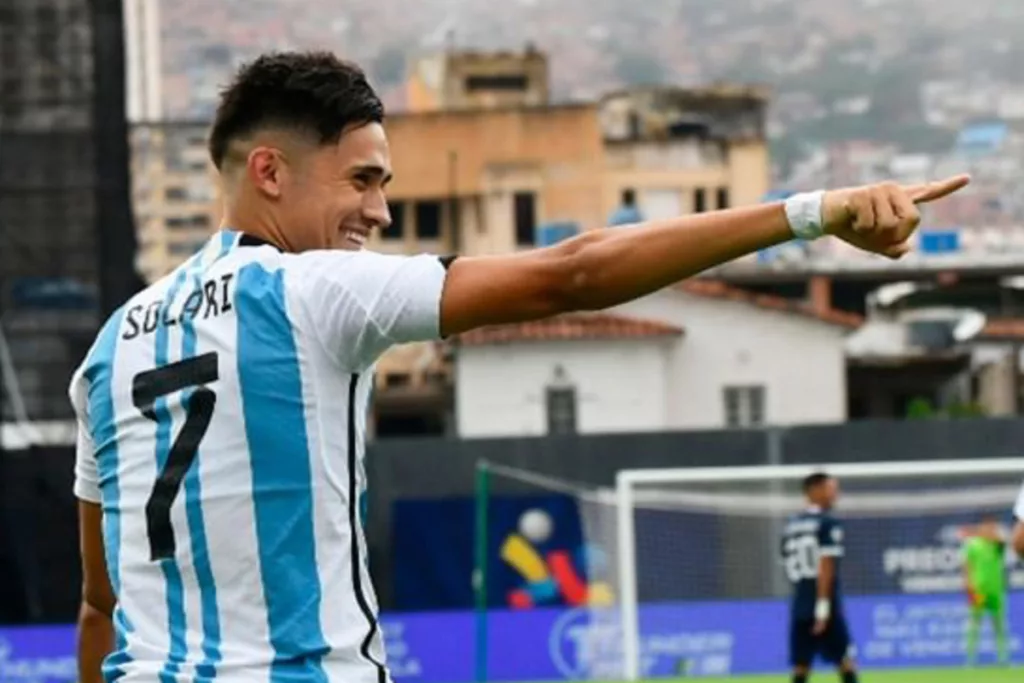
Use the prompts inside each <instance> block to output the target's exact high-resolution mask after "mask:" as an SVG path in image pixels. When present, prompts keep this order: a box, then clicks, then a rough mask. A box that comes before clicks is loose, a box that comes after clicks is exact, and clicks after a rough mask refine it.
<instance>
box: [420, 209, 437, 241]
mask: <svg viewBox="0 0 1024 683" xmlns="http://www.w3.org/2000/svg"><path fill="white" fill-rule="evenodd" d="M416 238H417V239H421V240H437V239H441V202H416Z"/></svg>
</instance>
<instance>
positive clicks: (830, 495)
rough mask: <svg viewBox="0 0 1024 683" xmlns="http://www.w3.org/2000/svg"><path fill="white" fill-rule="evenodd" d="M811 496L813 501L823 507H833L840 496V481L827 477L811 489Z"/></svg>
mask: <svg viewBox="0 0 1024 683" xmlns="http://www.w3.org/2000/svg"><path fill="white" fill-rule="evenodd" d="M810 497H811V502H813V503H814V504H815V505H817V506H818V507H820V508H821V509H823V510H829V509H831V508H832V507H834V506H835V504H836V500H837V499H838V498H839V482H838V481H836V480H835V479H831V478H829V479H826V480H825V481H823V482H821V483H820V484H818V485H817V486H816V487H815V488H814V489H813V490H812V491H811V496H810Z"/></svg>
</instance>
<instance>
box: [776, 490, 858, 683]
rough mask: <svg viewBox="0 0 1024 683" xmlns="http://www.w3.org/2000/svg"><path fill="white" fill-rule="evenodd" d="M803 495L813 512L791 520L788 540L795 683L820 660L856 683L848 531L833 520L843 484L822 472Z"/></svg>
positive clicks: (846, 681) (784, 544) (785, 539)
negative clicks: (847, 583) (844, 560)
mask: <svg viewBox="0 0 1024 683" xmlns="http://www.w3.org/2000/svg"><path fill="white" fill-rule="evenodd" d="M803 490H804V495H805V496H806V498H807V508H806V509H805V510H804V511H803V512H800V513H798V514H796V515H794V516H793V517H791V518H790V519H789V521H788V522H787V523H786V527H785V530H784V532H783V535H782V559H783V561H784V563H785V566H786V575H787V577H788V578H789V581H790V583H792V585H793V602H792V608H791V617H790V626H789V629H790V630H789V659H790V664H791V666H792V667H793V683H806V682H807V680H808V678H809V676H810V674H811V668H812V665H813V664H814V660H815V657H816V656H819V655H820V656H821V658H822V659H824V660H825V661H826V662H828V663H830V664H834V665H835V666H836V667H837V668H838V670H839V675H840V677H841V679H842V681H843V683H856V681H857V669H856V666H855V665H854V662H853V657H852V656H851V653H850V651H851V645H852V643H851V640H850V631H849V629H848V628H847V625H846V619H845V617H844V615H843V601H842V592H841V591H840V586H839V561H840V558H841V557H842V556H843V529H842V526H841V525H840V524H839V522H838V520H836V518H835V517H833V516H832V508H833V506H834V505H835V502H836V498H837V497H838V495H839V484H838V482H837V481H836V480H835V479H834V478H832V477H830V476H829V475H828V474H825V473H823V472H818V473H815V474H811V475H809V476H808V477H807V478H806V479H804V481H803Z"/></svg>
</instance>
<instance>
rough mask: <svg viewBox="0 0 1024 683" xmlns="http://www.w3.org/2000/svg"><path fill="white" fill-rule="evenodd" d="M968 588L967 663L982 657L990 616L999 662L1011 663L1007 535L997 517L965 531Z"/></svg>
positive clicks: (987, 519)
mask: <svg viewBox="0 0 1024 683" xmlns="http://www.w3.org/2000/svg"><path fill="white" fill-rule="evenodd" d="M963 539H964V541H963V557H964V587H965V588H966V590H967V597H968V600H969V601H970V605H971V616H970V622H969V623H968V626H967V663H968V665H970V666H973V665H974V664H975V663H976V662H977V657H978V634H979V633H980V632H981V622H982V619H983V618H984V616H985V615H986V614H987V615H988V616H989V617H990V618H991V620H992V628H993V631H994V632H995V636H996V650H997V652H998V657H999V663H1000V664H1006V663H1008V662H1009V659H1008V658H1009V649H1008V647H1007V642H1006V636H1007V633H1006V602H1007V584H1006V560H1005V558H1006V534H1005V533H1004V531H1003V528H1002V526H1001V525H1000V523H999V519H998V518H997V517H996V516H995V515H986V516H985V517H984V518H983V519H982V520H981V523H980V524H978V525H976V526H973V527H966V528H965V529H964V530H963Z"/></svg>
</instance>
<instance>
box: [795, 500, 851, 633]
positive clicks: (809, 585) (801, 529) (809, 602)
mask: <svg viewBox="0 0 1024 683" xmlns="http://www.w3.org/2000/svg"><path fill="white" fill-rule="evenodd" d="M781 552H782V560H783V562H784V564H785V566H786V576H787V578H788V579H789V581H790V583H791V584H792V586H793V602H792V616H793V619H794V620H796V621H808V622H810V621H813V620H814V607H815V603H816V602H817V600H818V571H819V566H820V565H819V559H820V558H821V557H823V556H825V557H833V558H835V559H836V562H838V561H839V558H840V557H841V556H842V554H843V536H842V529H841V527H840V526H839V523H838V522H837V521H836V519H835V518H834V517H833V516H832V515H831V514H829V513H827V512H824V511H822V510H819V509H815V508H810V509H808V510H805V511H803V512H800V513H798V514H796V515H793V516H792V517H791V518H790V519H789V521H788V522H787V523H786V527H785V529H784V531H783V535H782V547H781ZM831 597H832V603H833V607H832V611H833V612H834V613H839V612H840V611H841V608H842V598H841V593H840V590H839V578H838V571H837V573H836V577H835V589H834V591H832V592H831Z"/></svg>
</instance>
